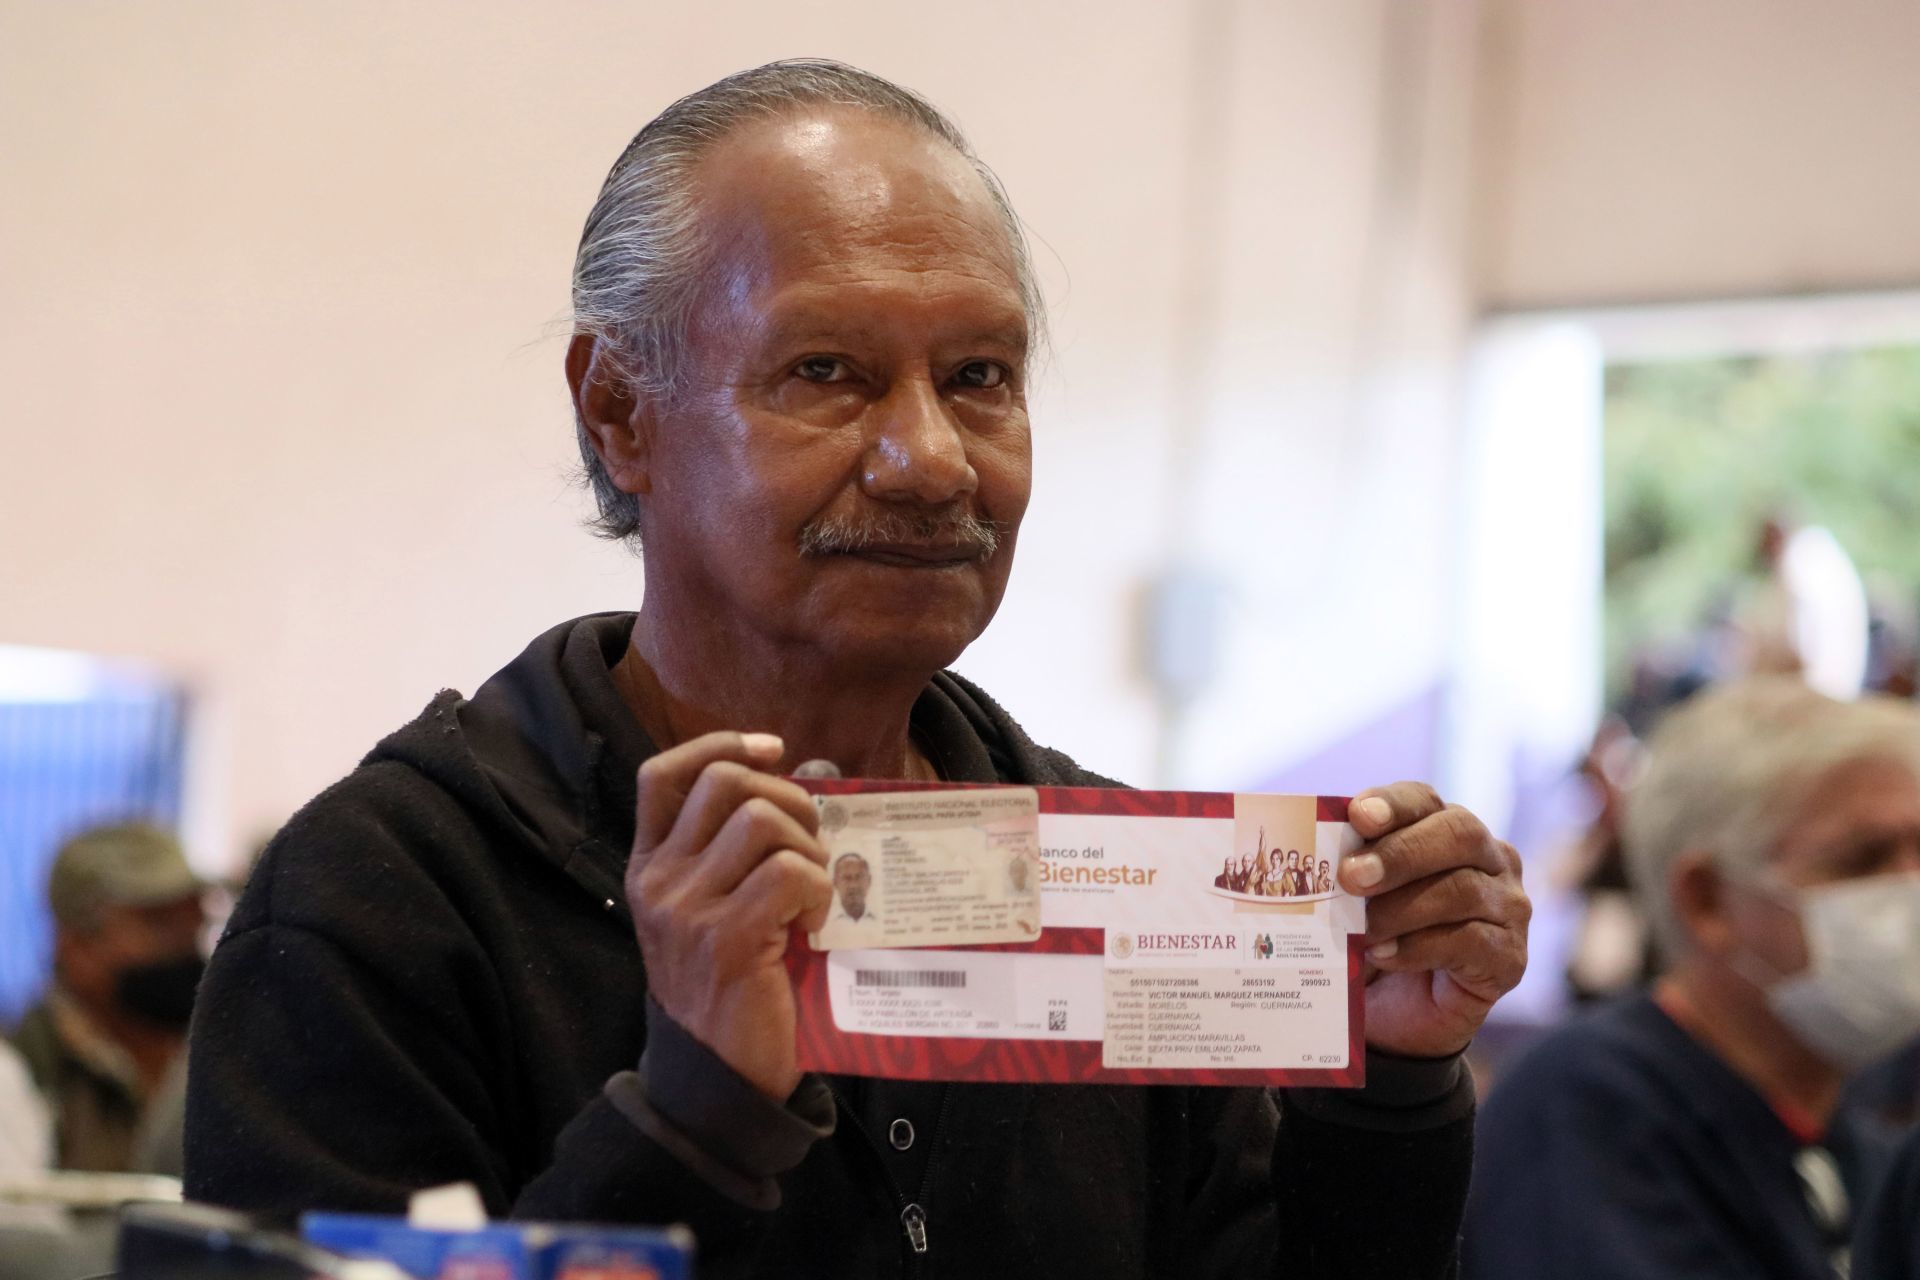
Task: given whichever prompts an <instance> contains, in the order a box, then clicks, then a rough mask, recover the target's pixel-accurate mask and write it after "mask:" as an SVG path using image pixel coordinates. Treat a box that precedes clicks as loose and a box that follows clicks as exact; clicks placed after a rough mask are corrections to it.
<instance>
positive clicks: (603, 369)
mask: <svg viewBox="0 0 1920 1280" xmlns="http://www.w3.org/2000/svg"><path fill="white" fill-rule="evenodd" d="M567 385H568V386H569V387H571V388H572V389H573V412H574V417H575V419H576V420H577V421H578V422H579V423H580V425H581V427H582V428H584V429H585V431H586V433H587V439H588V441H590V442H591V443H592V445H593V451H594V452H595V453H597V454H599V455H600V465H601V466H603V467H605V468H606V471H607V477H608V479H610V480H612V481H613V484H614V487H615V488H617V489H620V490H621V491H622V492H625V493H631V494H635V495H639V494H643V493H646V492H648V491H649V490H650V489H651V488H652V487H653V473H652V470H651V467H652V458H653V414H652V412H651V407H650V406H649V405H648V404H647V403H646V402H645V401H643V400H642V399H641V398H640V397H638V396H636V395H635V394H634V391H633V385H632V383H630V382H628V381H627V379H626V378H625V377H623V376H621V373H620V370H619V364H618V362H617V361H615V360H614V359H613V358H612V353H611V352H609V351H608V350H607V346H606V343H605V342H604V341H603V340H602V339H600V338H596V337H594V336H593V335H592V334H590V333H576V334H574V335H573V341H572V342H569V343H568V344H567Z"/></svg>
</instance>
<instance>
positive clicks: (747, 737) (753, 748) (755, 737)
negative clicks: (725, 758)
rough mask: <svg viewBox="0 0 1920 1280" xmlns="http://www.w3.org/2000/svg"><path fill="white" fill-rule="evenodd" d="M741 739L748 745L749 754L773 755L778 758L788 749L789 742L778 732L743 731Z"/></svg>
mask: <svg viewBox="0 0 1920 1280" xmlns="http://www.w3.org/2000/svg"><path fill="white" fill-rule="evenodd" d="M740 741H741V742H742V743H743V744H744V745H745V746H746V748H747V752H748V754H750V755H756V756H772V757H773V758H775V759H776V760H777V759H779V757H780V753H781V752H782V751H785V750H786V749H787V744H786V743H785V742H783V741H781V740H780V735H779V734H777V733H743V734H741V735H740Z"/></svg>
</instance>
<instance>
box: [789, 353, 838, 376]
mask: <svg viewBox="0 0 1920 1280" xmlns="http://www.w3.org/2000/svg"><path fill="white" fill-rule="evenodd" d="M793 372H794V374H795V375H796V376H798V377H801V378H804V379H806V380H807V381H808V382H845V381H846V380H847V378H848V377H849V376H850V371H849V370H848V369H847V366H846V363H845V362H844V361H841V360H836V359H834V358H833V357H832V356H808V357H807V358H806V359H805V360H802V361H801V362H800V363H799V364H797V365H795V366H794V367H793Z"/></svg>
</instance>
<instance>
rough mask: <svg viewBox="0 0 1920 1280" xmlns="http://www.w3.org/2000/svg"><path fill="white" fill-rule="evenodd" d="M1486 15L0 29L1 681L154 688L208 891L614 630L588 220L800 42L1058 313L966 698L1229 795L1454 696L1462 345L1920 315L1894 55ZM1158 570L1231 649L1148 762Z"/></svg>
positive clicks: (70, 23)
mask: <svg viewBox="0 0 1920 1280" xmlns="http://www.w3.org/2000/svg"><path fill="white" fill-rule="evenodd" d="M1490 5H1491V7H1490V8H1489V9H1487V10H1486V11H1484V12H1483V11H1482V9H1481V7H1480V6H1479V5H1477V4H1473V3H1462V2H1459V0H1423V2H1415V0H1353V2H1348V0H1340V2H1337V3H1336V2H1335V0H1284V2H1282V3H1274V2H1273V0H1194V2H1193V3H1189V4H1185V5H1176V4H1164V3H1157V2H1155V0H1107V2H1103V3H1080V4H1068V3H1048V4H1033V3H1031V2H1030V0H984V2H983V3H980V4H977V5H974V6H971V7H969V8H967V9H966V10H964V11H963V12H962V11H953V12H946V11H943V12H941V13H939V14H937V15H933V14H930V13H929V11H927V10H925V9H924V8H922V7H919V6H909V5H899V4H895V3H889V2H887V0H837V2H836V3H812V4H797V3H791V2H789V0H782V2H779V3H776V2H775V0H750V2H748V3H742V4H733V5H705V6H702V5H684V4H672V5H666V4H648V5H642V4H636V3H618V4H615V3H603V4H588V3H575V4H569V5H563V6H555V5H533V4H505V3H487V4H467V3H453V2H452V0H427V2H423V3H417V4H408V5H391V4H385V3H372V2H370V0H336V2H335V3H330V4H327V5H311V6H291V5H284V6H266V5H260V4H256V3H251V2H250V0H245V2H243V0H192V2H190V3H181V4H175V5H168V6H134V5H126V4H121V3H87V2H84V0H72V2H65V3H53V2H52V0H0V166H4V171H3V172H0V282H3V288H0V543H3V544H4V545H5V546H6V547H7V549H8V551H7V554H6V555H4V556H0V642H11V643H24V644H38V645H50V646H60V647H67V648H75V649H84V650H92V651H97V652H105V653H112V654H120V655H127V656H134V657H140V658H145V659H149V660H152V661H155V662H158V663H160V664H162V665H164V666H165V667H167V668H168V669H170V670H173V671H176V672H179V673H181V674H183V675H185V676H186V677H187V678H189V679H191V680H192V681H193V682H194V683H195V685H196V687H197V688H199V689H200V690H201V691H202V693H203V695H204V703H205V706H206V707H207V709H208V715H207V717H206V721H205V723H206V727H207V729H208V733H207V735H206V736H205V737H204V739H203V746H204V747H205V751H204V755H203V759H204V762H205V765H206V767H205V768H204V769H202V770H201V771H200V777H201V779H202V786H201V789H200V792H199V794H200V797H201V800H202V805H201V810H200V812H201V816H202V818H203V821H202V823H201V827H200V829H201V830H203V831H205V832H208V833H210V834H209V836H208V839H209V840H210V841H212V842H213V843H215V844H217V845H218V846H219V847H218V849H217V850H216V851H215V856H216V858H219V859H224V858H226V857H230V856H232V855H233V854H234V853H235V852H237V851H238V849H239V848H240V847H241V846H242V845H243V844H244V842H245V841H246V840H247V839H248V838H249V837H250V836H252V835H253V834H254V833H256V832H257V831H258V830H260V829H261V828H263V827H266V826H270V825H272V824H275V823H277V822H278V821H279V820H280V819H281V818H283V817H284V816H285V815H286V814H287V813H288V812H289V811H290V810H291V809H292V808H293V807H294V806H296V805H297V804H299V803H300V802H301V801H302V800H304V799H305V798H306V797H308V796H310V795H311V794H312V793H313V792H314V791H316V790H317V789H318V788H319V787H321V786H323V785H325V784H326V783H327V782H328V781H330V780H331V779H333V778H335V777H337V776H338V775H339V774H341V773H342V772H343V771H345V770H346V769H347V768H348V767H350V766H351V764H352V762H353V761H354V759H355V758H356V757H357V756H358V755H359V754H360V753H361V752H363V751H364V750H365V749H366V748H367V747H368V746H369V745H370V744H371V743H372V742H373V741H374V739H375V738H376V737H377V736H378V735H379V734H380V733H382V732H384V731H385V730H387V729H389V728H391V727H392V726H394V725H396V724H398V723H399V722H400V721H402V720H403V719H404V718H406V717H407V716H409V715H410V714H412V713H413V712H414V711H415V710H417V709H418V707H419V706H420V705H422V704H423V703H424V701H425V700H426V698H427V697H428V696H429V695H430V694H431V693H432V692H433V690H434V689H436V688H438V687H440V686H442V685H454V686H457V687H461V688H465V689H471V688H472V687H473V686H474V685H475V684H477V683H478V682H479V681H480V680H482V679H483V678H485V676H486V675H487V674H488V673H490V672H491V671H493V670H494V669H496V668H497V667H498V666H500V665H501V664H502V663H503V662H505V661H506V660H508V659H509V658H511V657H512V655H513V654H514V653H515V652H517V651H518V649H519V648H520V647H521V645H522V644H524V643H525V641H526V640H527V639H528V638H529V637H530V636H531V635H533V634H534V633H535V632H536V631H538V630H540V629H542V628H543V627H545V626H547V625H549V624H551V623H553V622H555V621H557V620H559V619H561V618H564V617H567V616H570V615H572V614H575V613H579V612H584V611H587V610H593V609H603V608H626V607H632V606H633V605H634V604H636V603H637V600H638V597H639V592H640V589H641V584H640V581H639V575H638V573H637V571H636V569H635V567H634V565H633V564H632V562H631V561H629V560H628V559H626V558H625V557H624V556H623V555H622V554H621V553H620V552H619V551H617V550H615V549H612V548H608V547H605V546H602V545H599V544H596V543H594V542H593V541H592V540H590V539H589V538H588V537H587V536H586V535H585V534H584V533H582V532H581V531H580V530H579V529H578V527H577V521H578V519H579V517H580V516H581V514H582V513H583V512H584V510H585V500H584V497H583V496H582V495H580V494H579V493H577V492H576V491H574V490H573V489H572V488H571V487H570V486H569V484H568V482H567V479H566V473H567V470H568V468H569V467H570V465H571V449H572V444H571V432H570V427H569V424H568V421H567V412H566V405H565V399H564V395H563V391H562V384H561V380H560V376H559V357H560V342H559V340H558V338H557V337H556V336H555V335H554V332H553V325H554V322H555V321H556V320H557V319H558V318H559V317H561V316H562V315H563V313H564V309H565V305H566V295H565V282H566V273H567V268H568V264H569V260H570V254H571V247H572V244H573V242H574V239H575V237H576V236H577V234H578V228H579V223H580V220H581V218H582V216H583V215H584V212H585V210H586V208H587V205H588V203H589V202H590V200H591V198H592V195H593V192H594V190H595V188H596V186H597V184H598V181H599V179H600V177H601V175H602V174H603V173H604V171H605V168H606V166H607V164H608V163H609V162H610V161H611V159H612V157H613V156H614V155H615V153H616V152H617V151H618V149H619V148H620V146H621V145H622V144H623V143H624V141H625V140H626V138H627V137H628V135H629V134H630V133H631V132H632V130H633V129H634V128H636V127H637V126H638V125H639V124H640V123H641V122H642V121H644V120H645V119H646V118H647V117H648V116H650V115H651V114H653V113H654V112H655V111H657V110H658V109H659V108H660V107H661V106H663V105H664V104H665V103H666V102H667V101H668V100H669V99H670V98H672V97H673V96H675V95H677V94H679V93H682V92H685V91H687V90H689V89H692V88H695V87H697V86H699V85H701V84H704V83H706V82H708V81H709V80H711V79H713V78H714V77H716V76H718V75H720V74H723V73H725V72H727V71H730V70H734V69H737V68H739V67H742V66H746V65H750V64H753V63H756V62H759V61H762V60H765V59H767V58H771V57H775V56H781V55H787V54H792V53H796V52H820V53H828V54H832V55H834V56H839V57H843V58H846V59H849V60H851V61H854V62H857V63H860V64H863V65H866V66H869V67H871V68H872V69H874V70H876V71H879V72H881V73H883V74H887V75H890V76H893V77H896V78H898V79H900V80H902V81H904V82H905V83H908V84H911V85H913V86H915V87H918V88H920V89H922V90H924V91H925V92H927V93H928V94H929V95H930V96H932V97H933V98H934V99H935V100H936V101H937V102H939V103H941V104H942V105H943V106H945V107H947V108H948V109H950V110H951V111H952V112H953V113H954V114H955V115H956V116H957V117H958V118H959V120H960V121H961V123H962V124H963V125H964V126H965V127H966V128H968V129H969V130H970V131H971V133H972V134H973V136H974V138H975V140H976V142H977V143H978V145H979V147H980V149H981V151H982V153H983V154H984V155H985V156H986V157H987V158H988V159H989V160H990V161H991V162H992V163H993V164H994V165H995V166H996V167H997V168H998V169H999V171H1000V172H1001V174H1002V176H1003V177H1004V178H1005V180H1006V182H1007V185H1008V187H1009V188H1010V190H1011V191H1012V193H1013V196H1014V199H1015V202H1016V204H1017V205H1018V206H1019V208H1020V209H1021V211H1022V212H1023V214H1024V215H1025V217H1026V218H1027V220H1028V222H1029V223H1030V225H1031V227H1032V228H1033V231H1034V233H1035V235H1036V238H1037V243H1038V247H1039V256H1040V262H1041V267H1042V271H1043V274H1044V276H1045V281H1046V285H1047V288H1048V292H1049V295H1050V297H1051V298H1052V300H1053V303H1054V323H1055V334H1056V342H1057V353H1056V356H1055V359H1054V360H1053V362H1052V364H1051V366H1050V368H1049V370H1048V373H1047V377H1046V380H1045V383H1044V385H1043V388H1042V391H1041V393H1040V396H1039V399H1038V402H1037V404H1036V422H1037V426H1038V434H1037V441H1036V445H1037V484H1038V488H1037V493H1036V500H1035V505H1034V508H1033V512H1032V515H1031V516H1030V518H1029V526H1028V529H1027V531H1026V534H1025V536H1024V537H1023V540H1022V548H1021V565H1020V568H1019V570H1018V571H1017V572H1016V574H1015V582H1014V588H1013V591H1012V593H1011V594H1010V596H1009V599H1008V602H1007V605H1006V607H1005V610H1004V611H1003V615H1002V618H1001V620H1000V621H999V622H998V623H997V624H996V626H995V628H994V630H993V631H991V632H990V633H989V634H988V636H987V637H986V639H985V640H983V641H982V642H981V644H980V645H978V646H977V647H976V649H975V650H974V651H973V652H972V653H970V654H969V655H968V657H967V658H966V659H965V660H964V661H963V662H962V664H961V665H962V667H963V669H966V670H968V671H969V672H970V673H972V674H974V675H976V676H978V677H979V678H980V679H981V680H982V681H983V682H984V683H986V684H987V686H988V687H989V688H990V689H992V690H993V691H994V692H995V693H996V694H998V695H1000V696H1001V697H1002V699H1003V700H1004V701H1005V702H1006V703H1007V704H1008V705H1009V706H1010V707H1011V708H1012V709H1013V710H1014V711H1015V713H1016V714H1017V715H1020V716H1021V717H1022V718H1023V719H1024V720H1025V721H1027V722H1028V724H1029V727H1030V728H1031V729H1033V731H1034V732H1035V733H1036V735H1037V736H1039V737H1041V738H1042V739H1043V740H1047V741H1051V742H1053V743H1056V744H1057V745H1059V746H1062V747H1064V748H1066V749H1068V750H1070V751H1073V752H1075V753H1076V754H1077V755H1079V756H1080V757H1081V758H1083V759H1084V760H1085V761H1086V762H1087V763H1089V764H1091V765H1093V766H1095V767H1098V768H1101V769H1104V770H1106V771H1109V772H1112V773H1115V774H1117V775H1119V776H1122V777H1126V778H1130V779H1134V780H1139V781H1151V780H1156V779H1158V780H1164V781H1177V782H1180V783H1183V784H1189V785H1207V786H1232V785H1235V784H1236V783H1240V782H1244V781H1246V780H1248V779H1249V778H1253V777H1257V776H1260V775H1262V774H1264V773H1268V772H1270V771H1271V770H1272V769H1273V768H1275V767H1277V766H1280V765H1284V764H1286V763H1288V762H1289V761H1290V760H1291V759H1293V758H1295V757H1297V756H1299V755H1301V754H1303V753H1305V752H1309V751H1311V750H1312V749H1313V748H1314V747H1315V746H1316V745H1318V744H1319V743H1320V742H1322V741H1324V740H1326V739H1327V738H1328V737H1330V736H1333V735H1337V734H1338V733H1340V732H1342V731H1343V730H1344V729H1345V728H1347V727H1349V726H1350V725H1351V724H1353V723H1354V722H1356V721H1359V720H1364V719H1366V718H1367V717H1369V716H1371V715H1373V714H1375V713H1376V712H1378V711H1379V710H1380V709H1382V708H1387V707H1391V706H1393V705H1395V704H1396V703H1399V702H1402V701H1404V700H1405V698H1407V697H1408V696H1409V695H1412V694H1416V693H1418V691H1420V690H1422V689H1423V688H1427V687H1430V686H1431V685H1432V684H1433V683H1434V682H1435V681H1436V680H1438V679H1439V678H1440V677H1441V676H1442V674H1443V673H1444V668H1445V664H1446V661H1447V655H1446V652H1445V643H1446V642H1445V636H1446V634H1447V632H1448V630H1449V612H1450V609H1451V607H1452V605H1451V602H1452V600H1453V599H1454V591H1455V586H1456V578H1457V570H1456V561H1457V555H1456V548H1457V545H1458V535H1457V525H1458V515H1459V513H1458V511H1457V510H1456V509H1455V506H1454V503H1453V500H1452V498H1451V496H1450V495H1451V493H1452V492H1453V491H1452V489H1451V485H1452V484H1453V482H1454V480H1455V479H1456V478H1457V472H1458V459H1457V456H1456V455H1457V453H1458V447H1457V446H1458V439H1459V431H1458V419H1459V410H1458V407H1457V406H1458V400H1459V396H1458V394H1457V392H1458V383H1459V370H1460V367H1461V355H1462V352H1463V351H1464V349H1465V344H1466V342H1467V340H1468V338H1469V336H1470V333H1471V329H1472V324H1473V320H1474V316H1475V314H1476V312H1477V311H1478V310H1479V309H1480V308H1481V307H1483V306H1486V305H1492V306H1522V305H1537V304H1542V303H1548V302H1560V301H1595V300H1605V299H1613V298H1649V297H1674V296H1683V295H1688V294H1697V293H1727V292H1748V291H1771V290H1779V289H1790V288H1802V287H1822V288H1833V287H1847V286H1855V285H1883V284H1889V283H1899V282H1911V281H1912V280H1914V279H1915V278H1916V277H1917V276H1920V238H1916V237H1914V236H1913V235H1912V234H1911V228H1912V227H1913V226H1915V225H1920V219H1916V218H1915V217H1914V216H1913V215H1914V214H1915V213H1916V212H1920V210H1916V207H1915V206H1916V204H1917V203H1920V176H1917V171H1916V170H1915V168H1914V166H1912V165H1911V164H1909V163H1906V161H1907V158H1908V152H1910V150H1911V140H1912V138H1913V137H1915V136H1920V129H1916V127H1915V126H1916V125H1920V120H1917V119H1916V114H1917V113H1920V105H1917V101H1920V100H1917V99H1916V94H1920V89H1916V83H1917V82H1916V79H1915V77H1914V76H1913V75H1912V74H1911V73H1910V68H1911V66H1912V63H1913V59H1912V57H1911V56H1910V55H1911V54H1912V53H1913V52H1914V51H1915V50H1916V48H1920V29H1916V28H1917V25H1920V11H1916V10H1915V9H1913V8H1912V6H1895V5H1889V4H1880V3H1876V2H1874V0H1843V2H1841V3H1838V4H1834V5H1820V6H1814V5H1788V4H1779V5H1766V6H1753V5H1749V4H1745V3H1739V2H1737V0H1687V3H1685V4H1672V3H1666V2H1664V0H1610V2H1609V3H1607V4H1604V5H1601V4H1591V5H1589V4H1557V3H1544V2H1540V3H1536V2H1534V0H1490ZM1170 565H1180V566H1184V567H1186V568H1187V569H1189V570H1191V571H1192V572H1193V573H1194V574H1196V575H1197V576H1199V577H1200V578H1203V579H1208V580H1212V581H1217V582H1218V583H1220V584H1221V587H1222V596H1221V598H1222V601H1223V606H1222V614H1221V617H1222V625H1221V627H1220V629H1219V632H1218V634H1217V636H1216V639H1217V641H1218V644H1219V654H1220V667H1219V678H1218V680H1217V682H1216V684H1215V685H1214V687H1213V688H1212V689H1211V690H1210V691H1209V692H1207V693H1205V694H1204V695H1203V696H1202V697H1200V698H1199V700H1198V701H1196V702H1195V703H1194V704H1192V705H1191V706H1189V707H1187V708H1185V709H1184V711H1183V712H1182V713H1181V714H1180V715H1178V716H1177V717H1174V718H1172V719H1163V717H1162V714H1161V708H1159V707H1158V706H1157V705H1156V702H1155V699H1154V697H1153V695H1152V692H1151V690H1150V688H1149V685H1148V683H1147V681H1146V679H1145V678H1144V676H1143V675H1142V674H1141V669H1140V663H1139V648H1140V646H1139V638H1138V634H1137V632H1138V615H1137V612H1136V604H1137V601H1138V598H1139V595H1140V592H1141V590H1142V587H1143V585H1144V584H1145V583H1146V582H1148V581H1149V580H1150V579H1151V577H1152V576H1153V575H1154V574H1156V573H1158V572H1160V571H1161V570H1163V569H1165V568H1167V567H1168V566H1170ZM1365 781H1368V780H1365V779H1356V780H1353V784H1354V785H1359V784H1361V783H1364V782H1365Z"/></svg>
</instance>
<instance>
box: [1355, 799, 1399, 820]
mask: <svg viewBox="0 0 1920 1280" xmlns="http://www.w3.org/2000/svg"><path fill="white" fill-rule="evenodd" d="M1353 811H1354V812H1355V813H1357V814H1359V815H1360V816H1361V817H1363V818H1365V819H1366V820H1367V822H1368V824H1369V825H1371V826H1375V827H1379V826H1384V825H1386V824H1387V823H1389V822H1391V821H1393V806H1392V805H1390V804H1388V803H1387V802H1386V801H1385V800H1382V799H1381V798H1380V797H1379V796H1368V797H1367V798H1366V799H1365V800H1358V801H1355V802H1354V806H1353Z"/></svg>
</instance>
